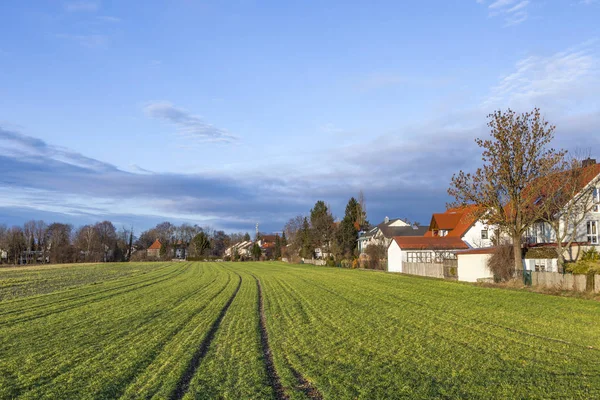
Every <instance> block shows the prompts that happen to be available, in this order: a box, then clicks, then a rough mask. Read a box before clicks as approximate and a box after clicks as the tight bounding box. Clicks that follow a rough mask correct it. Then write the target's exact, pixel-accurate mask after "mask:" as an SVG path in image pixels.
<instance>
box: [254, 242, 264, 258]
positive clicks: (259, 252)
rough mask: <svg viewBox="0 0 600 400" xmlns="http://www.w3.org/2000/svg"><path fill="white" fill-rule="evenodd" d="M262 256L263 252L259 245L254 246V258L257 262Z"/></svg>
mask: <svg viewBox="0 0 600 400" xmlns="http://www.w3.org/2000/svg"><path fill="white" fill-rule="evenodd" d="M261 255H262V250H261V249H260V246H259V245H258V243H254V246H252V257H254V259H255V260H256V261H258V260H259V259H260V256H261Z"/></svg>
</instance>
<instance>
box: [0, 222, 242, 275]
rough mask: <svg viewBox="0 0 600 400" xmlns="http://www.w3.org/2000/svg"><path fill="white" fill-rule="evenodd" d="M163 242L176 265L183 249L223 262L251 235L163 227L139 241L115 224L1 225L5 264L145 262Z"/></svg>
mask: <svg viewBox="0 0 600 400" xmlns="http://www.w3.org/2000/svg"><path fill="white" fill-rule="evenodd" d="M157 239H158V240H159V241H160V243H161V245H162V246H161V249H160V258H161V259H171V258H172V257H173V256H174V251H175V249H176V248H177V247H184V248H185V249H186V251H187V254H188V255H189V256H191V257H197V258H211V257H212V258H218V257H222V256H223V253H224V252H225V249H226V248H227V247H229V246H230V244H231V243H237V242H241V241H243V240H250V235H249V234H248V233H232V234H226V233H225V232H224V231H222V230H215V229H212V228H211V227H200V226H198V225H190V224H186V223H184V224H181V225H174V224H172V223H170V222H162V223H159V224H157V225H156V226H155V227H153V228H151V229H148V230H146V231H143V232H141V233H140V234H139V236H136V235H135V234H134V231H133V228H132V227H122V228H120V229H117V228H116V227H115V225H114V224H113V223H112V222H110V221H102V222H98V223H95V224H89V225H84V226H81V227H78V228H74V227H73V225H71V224H64V223H59V222H54V223H51V224H47V223H46V222H44V221H41V220H38V221H35V220H32V221H28V222H26V223H25V224H23V225H22V226H18V225H15V226H12V227H7V226H6V225H2V224H0V263H2V262H5V263H9V264H39V263H52V264H55V263H76V262H121V261H130V260H134V261H141V260H145V259H146V258H147V256H146V251H145V250H146V249H148V247H150V246H151V245H152V243H154V241H155V240H157ZM2 253H4V254H2Z"/></svg>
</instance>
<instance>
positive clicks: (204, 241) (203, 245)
mask: <svg viewBox="0 0 600 400" xmlns="http://www.w3.org/2000/svg"><path fill="white" fill-rule="evenodd" d="M192 246H193V247H194V252H195V254H194V255H195V256H196V257H202V256H203V255H204V253H205V252H206V250H208V249H209V248H210V240H209V239H208V236H207V235H206V233H204V232H200V233H199V234H197V235H196V236H194V238H193V239H192Z"/></svg>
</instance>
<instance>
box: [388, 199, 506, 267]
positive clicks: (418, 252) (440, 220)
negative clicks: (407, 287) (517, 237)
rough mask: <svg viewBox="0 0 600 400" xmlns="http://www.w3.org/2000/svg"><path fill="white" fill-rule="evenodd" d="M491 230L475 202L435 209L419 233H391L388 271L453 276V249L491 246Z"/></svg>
mask: <svg viewBox="0 0 600 400" xmlns="http://www.w3.org/2000/svg"><path fill="white" fill-rule="evenodd" d="M494 233H495V230H494V229H493V227H490V226H488V225H486V224H485V223H484V222H482V221H481V220H480V218H479V213H478V209H477V207H475V206H465V207H458V208H450V209H448V210H446V211H445V212H443V213H435V214H433V215H432V217H431V222H430V224H429V227H428V228H427V230H426V232H425V233H424V234H423V235H422V236H394V238H393V240H392V241H391V242H390V244H389V246H388V271H390V272H404V273H413V274H418V275H426V276H434V277H440V278H441V277H444V276H447V275H448V274H451V275H452V277H453V278H456V268H455V269H453V270H452V271H450V269H451V268H449V267H456V266H457V262H456V252H457V251H459V250H468V249H473V248H486V247H490V246H491V245H492V238H493V235H494ZM444 265H446V271H445V270H444Z"/></svg>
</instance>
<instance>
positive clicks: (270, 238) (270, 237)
mask: <svg viewBox="0 0 600 400" xmlns="http://www.w3.org/2000/svg"><path fill="white" fill-rule="evenodd" d="M276 237H277V235H264V236H261V238H260V239H261V240H262V241H263V242H275V240H276V239H275V238H276Z"/></svg>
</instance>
